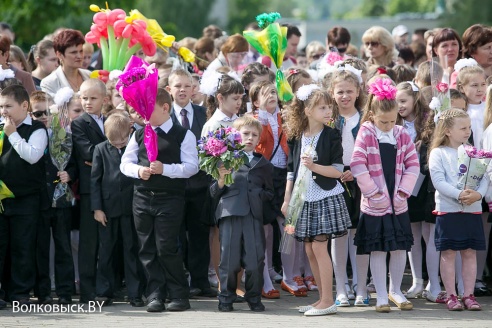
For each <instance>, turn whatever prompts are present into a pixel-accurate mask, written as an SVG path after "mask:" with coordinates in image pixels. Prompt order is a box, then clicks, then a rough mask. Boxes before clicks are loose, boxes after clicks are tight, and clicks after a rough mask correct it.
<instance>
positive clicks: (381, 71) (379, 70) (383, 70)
mask: <svg viewBox="0 0 492 328" xmlns="http://www.w3.org/2000/svg"><path fill="white" fill-rule="evenodd" d="M377 70H378V73H379V74H386V75H387V74H388V71H387V70H386V68H384V67H378V68H377Z"/></svg>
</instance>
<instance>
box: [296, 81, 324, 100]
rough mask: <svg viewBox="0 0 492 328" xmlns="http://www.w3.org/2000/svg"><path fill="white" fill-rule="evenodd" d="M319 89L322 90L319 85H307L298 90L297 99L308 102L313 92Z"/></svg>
mask: <svg viewBox="0 0 492 328" xmlns="http://www.w3.org/2000/svg"><path fill="white" fill-rule="evenodd" d="M318 89H321V88H320V87H319V85H317V84H307V85H306V84H305V85H303V86H301V87H300V88H299V89H298V90H297V92H296V96H297V99H299V100H301V101H306V100H308V98H309V96H311V94H312V93H313V91H314V90H318Z"/></svg>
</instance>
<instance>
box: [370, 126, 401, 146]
mask: <svg viewBox="0 0 492 328" xmlns="http://www.w3.org/2000/svg"><path fill="white" fill-rule="evenodd" d="M374 128H375V129H376V137H377V138H378V140H379V141H380V142H387V143H390V144H392V145H396V138H395V136H394V128H393V129H391V130H390V131H388V132H383V131H381V130H379V129H378V127H377V126H375V125H374Z"/></svg>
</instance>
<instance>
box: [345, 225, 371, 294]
mask: <svg viewBox="0 0 492 328" xmlns="http://www.w3.org/2000/svg"><path fill="white" fill-rule="evenodd" d="M354 238H355V229H349V230H348V254H349V258H350V265H351V266H352V286H355V285H357V286H358V285H359V284H358V283H357V282H358V281H359V279H358V275H357V266H358V264H357V246H355V245H354ZM367 261H368V262H367V265H368V266H369V255H368V256H367ZM366 278H367V271H366V277H364V280H362V281H363V284H364V285H365V284H366V280H365V279H366Z"/></svg>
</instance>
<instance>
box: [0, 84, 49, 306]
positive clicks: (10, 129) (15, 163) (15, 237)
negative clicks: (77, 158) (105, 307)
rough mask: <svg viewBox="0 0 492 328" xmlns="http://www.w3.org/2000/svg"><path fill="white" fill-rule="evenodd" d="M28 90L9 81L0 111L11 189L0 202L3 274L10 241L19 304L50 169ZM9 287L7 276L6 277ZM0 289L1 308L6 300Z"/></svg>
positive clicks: (13, 290)
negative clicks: (42, 191)
mask: <svg viewBox="0 0 492 328" xmlns="http://www.w3.org/2000/svg"><path fill="white" fill-rule="evenodd" d="M29 107H30V104H29V94H28V93H27V91H26V89H25V88H24V87H23V86H21V85H11V86H9V87H6V88H5V89H3V90H2V92H1V93H0V113H1V115H2V116H3V117H4V123H5V124H4V126H3V133H4V135H3V137H2V139H3V145H2V147H1V154H0V180H1V181H2V182H3V184H4V186H6V187H7V188H8V189H10V191H11V192H12V193H13V195H14V198H5V199H3V200H2V201H1V205H2V206H0V273H3V270H4V264H5V258H6V252H7V246H8V245H9V241H10V248H9V249H10V257H11V261H12V263H11V274H10V284H9V287H10V288H9V298H10V300H11V301H12V302H14V301H18V302H19V305H23V304H30V300H29V292H30V291H31V290H32V289H33V288H34V284H35V280H36V230H37V224H38V220H39V213H40V207H41V206H40V205H41V204H40V196H39V195H40V193H41V190H42V189H43V188H45V183H46V180H45V179H46V178H45V175H46V172H45V168H44V162H43V161H42V160H41V159H42V157H43V154H44V151H45V149H46V147H47V145H48V134H47V133H46V128H45V127H44V124H43V123H41V122H38V121H33V120H32V119H31V117H30V116H29V115H27V113H28V109H29ZM2 285H3V287H5V281H2ZM3 298H4V292H3V291H1V290H0V308H4V307H5V306H6V303H5V302H4V301H3V300H2V299H3Z"/></svg>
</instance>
